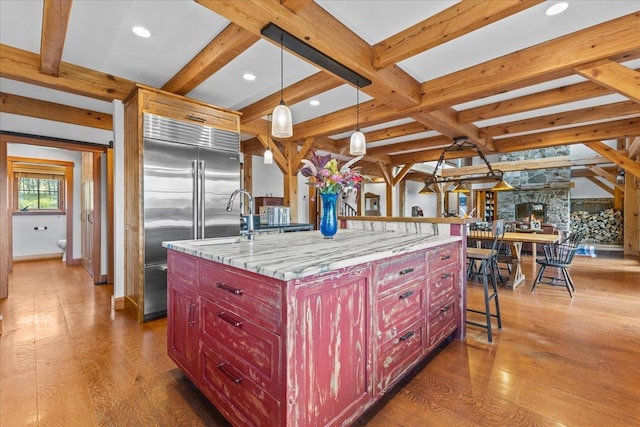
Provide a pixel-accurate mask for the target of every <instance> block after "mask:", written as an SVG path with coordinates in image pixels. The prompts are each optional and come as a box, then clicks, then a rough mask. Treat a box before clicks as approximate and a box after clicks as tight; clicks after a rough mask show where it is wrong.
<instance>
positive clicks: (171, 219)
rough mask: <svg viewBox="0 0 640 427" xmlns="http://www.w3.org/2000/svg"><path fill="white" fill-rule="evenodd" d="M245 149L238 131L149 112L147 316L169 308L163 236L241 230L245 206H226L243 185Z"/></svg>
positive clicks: (145, 183)
mask: <svg viewBox="0 0 640 427" xmlns="http://www.w3.org/2000/svg"><path fill="white" fill-rule="evenodd" d="M239 148H240V137H239V135H238V134H237V133H234V132H228V131H223V130H219V129H215V128H211V127H207V126H203V125H199V124H191V123H185V122H181V121H178V120H173V119H168V118H166V117H160V116H156V115H153V114H147V113H145V115H144V180H143V194H144V199H143V200H142V202H143V206H144V320H145V321H147V320H152V319H155V318H159V317H162V316H166V313H167V271H166V270H167V250H166V249H165V248H163V247H162V242H163V241H170V240H189V239H203V238H210V237H223V236H239V235H240V216H239V209H238V208H237V207H236V209H234V212H227V211H226V206H227V201H228V200H229V196H230V195H231V193H232V192H233V191H234V190H236V189H238V188H240V160H239ZM238 199H240V198H238ZM236 203H239V201H236Z"/></svg>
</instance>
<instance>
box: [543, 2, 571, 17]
mask: <svg viewBox="0 0 640 427" xmlns="http://www.w3.org/2000/svg"><path fill="white" fill-rule="evenodd" d="M568 7H569V3H567V2H566V1H562V2H560V3H556V4H554V5H551V6H549V8H547V11H546V12H545V14H547V16H553V15H557V14H559V13H562V12H564V11H565V10H566V9H567V8H568Z"/></svg>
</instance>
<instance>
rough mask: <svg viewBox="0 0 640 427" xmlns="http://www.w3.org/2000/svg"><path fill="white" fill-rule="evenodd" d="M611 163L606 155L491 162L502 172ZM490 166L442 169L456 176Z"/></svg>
mask: <svg viewBox="0 0 640 427" xmlns="http://www.w3.org/2000/svg"><path fill="white" fill-rule="evenodd" d="M607 163H611V160H609V159H607V158H606V157H591V158H587V159H578V160H573V159H571V157H569V156H556V157H545V158H540V159H527V160H517V161H508V162H498V163H491V167H492V168H493V169H494V170H496V169H498V170H501V171H502V172H517V171H522V170H535V169H556V168H570V167H572V166H586V165H598V164H607ZM488 172H489V168H488V167H487V166H486V165H485V164H482V165H473V166H462V167H459V168H448V169H444V170H443V171H442V176H444V177H455V176H462V175H476V174H483V173H488Z"/></svg>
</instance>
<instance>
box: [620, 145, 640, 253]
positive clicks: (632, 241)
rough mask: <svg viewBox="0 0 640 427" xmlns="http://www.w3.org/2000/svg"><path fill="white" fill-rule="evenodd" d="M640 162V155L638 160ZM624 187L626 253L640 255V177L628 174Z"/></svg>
mask: <svg viewBox="0 0 640 427" xmlns="http://www.w3.org/2000/svg"><path fill="white" fill-rule="evenodd" d="M636 162H637V163H640V156H639V157H638V159H637V160H636ZM624 185H625V189H624V195H625V197H624V233H623V234H624V254H625V255H632V256H639V255H640V178H638V177H636V176H634V175H632V174H627V175H626V176H625V184H624Z"/></svg>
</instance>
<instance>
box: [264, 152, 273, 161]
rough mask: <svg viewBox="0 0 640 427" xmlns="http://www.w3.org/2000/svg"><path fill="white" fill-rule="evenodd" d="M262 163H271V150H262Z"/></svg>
mask: <svg viewBox="0 0 640 427" xmlns="http://www.w3.org/2000/svg"><path fill="white" fill-rule="evenodd" d="M264 164H265V165H272V164H273V152H272V151H271V150H270V149H268V148H267V149H266V150H265V151H264Z"/></svg>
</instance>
